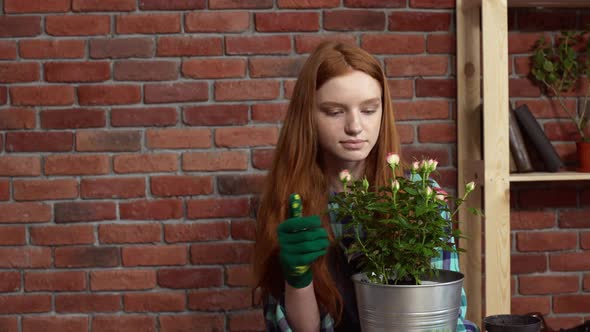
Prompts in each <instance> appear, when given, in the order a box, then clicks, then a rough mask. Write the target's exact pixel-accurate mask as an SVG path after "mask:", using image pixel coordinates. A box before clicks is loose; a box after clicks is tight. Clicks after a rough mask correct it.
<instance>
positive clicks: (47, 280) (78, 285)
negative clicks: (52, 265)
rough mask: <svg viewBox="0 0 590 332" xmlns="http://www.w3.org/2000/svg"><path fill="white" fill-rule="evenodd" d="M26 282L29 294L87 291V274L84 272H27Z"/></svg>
mask: <svg viewBox="0 0 590 332" xmlns="http://www.w3.org/2000/svg"><path fill="white" fill-rule="evenodd" d="M24 280H25V290H26V291H27V292H39V291H46V292H64V291H82V290H85V289H86V272H84V271H50V272H49V271H43V272H25V278H24Z"/></svg>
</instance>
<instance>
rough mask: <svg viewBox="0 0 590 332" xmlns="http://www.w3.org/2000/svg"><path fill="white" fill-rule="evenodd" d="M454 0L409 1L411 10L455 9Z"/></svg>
mask: <svg viewBox="0 0 590 332" xmlns="http://www.w3.org/2000/svg"><path fill="white" fill-rule="evenodd" d="M455 6H456V3H455V0H410V7H412V8H455Z"/></svg>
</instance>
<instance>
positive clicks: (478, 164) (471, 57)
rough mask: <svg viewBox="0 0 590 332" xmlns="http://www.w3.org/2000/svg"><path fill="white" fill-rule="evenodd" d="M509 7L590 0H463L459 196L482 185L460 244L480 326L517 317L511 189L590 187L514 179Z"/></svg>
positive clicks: (563, 176) (532, 176)
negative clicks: (470, 185)
mask: <svg viewBox="0 0 590 332" xmlns="http://www.w3.org/2000/svg"><path fill="white" fill-rule="evenodd" d="M508 7H544V8H545V7H564V8H567V7H569V8H583V7H586V8H590V0H508V1H507V0H457V130H458V136H457V149H458V176H459V177H458V178H459V179H460V180H459V181H460V183H459V184H458V188H459V194H460V195H462V194H463V185H464V183H462V181H465V182H468V181H472V180H475V181H476V183H477V184H479V186H478V189H477V190H476V191H475V192H474V193H473V194H472V196H471V198H470V200H469V202H466V204H464V205H463V206H462V208H461V210H460V213H459V219H460V220H461V221H462V223H461V226H460V227H461V230H462V231H463V232H464V233H465V234H466V235H467V236H468V237H469V238H470V239H469V240H468V241H464V242H460V246H461V247H462V248H464V249H466V250H467V253H466V254H463V255H462V258H461V270H462V271H463V272H465V282H464V287H465V290H466V292H467V301H468V312H467V317H468V319H469V320H471V321H473V322H475V323H477V324H478V325H479V326H482V324H481V321H482V317H485V316H489V315H494V314H507V313H510V183H511V182H524V181H568V180H590V174H588V173H575V172H563V173H528V174H513V175H510V174H509V147H508V101H509V100H508V98H509V95H508V82H509V81H508V70H502V69H504V68H508ZM482 83H483V84H482ZM482 117H483V119H482ZM482 120H483V121H482ZM480 138H483V139H482V140H480ZM480 141H483V143H482V144H483V145H482V144H480ZM468 204H469V205H468ZM468 207H476V208H480V209H482V210H483V212H484V214H485V222H483V220H482V219H481V218H479V217H476V216H474V215H472V214H470V213H467V208H468ZM484 227H485V248H484V249H485V271H486V272H485V278H482V239H481V234H482V229H483V228H484ZM482 280H485V284H482ZM482 291H483V292H484V294H482ZM482 295H485V310H484V309H483V308H484V305H483V303H482V297H483V296H482Z"/></svg>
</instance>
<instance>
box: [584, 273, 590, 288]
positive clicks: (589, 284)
mask: <svg viewBox="0 0 590 332" xmlns="http://www.w3.org/2000/svg"><path fill="white" fill-rule="evenodd" d="M583 290H584V291H588V290H590V274H585V275H584V285H583Z"/></svg>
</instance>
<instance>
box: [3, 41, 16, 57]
mask: <svg viewBox="0 0 590 332" xmlns="http://www.w3.org/2000/svg"><path fill="white" fill-rule="evenodd" d="M0 59H1V60H15V59H16V41H9V40H3V41H0Z"/></svg>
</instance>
